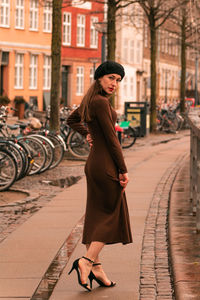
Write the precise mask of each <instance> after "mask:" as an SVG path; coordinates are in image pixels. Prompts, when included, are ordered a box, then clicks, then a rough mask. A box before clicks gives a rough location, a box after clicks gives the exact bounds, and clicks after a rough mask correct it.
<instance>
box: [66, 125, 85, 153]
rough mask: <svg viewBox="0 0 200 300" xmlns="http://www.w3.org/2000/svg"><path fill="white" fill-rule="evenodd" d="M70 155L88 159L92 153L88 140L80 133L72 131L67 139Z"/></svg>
mask: <svg viewBox="0 0 200 300" xmlns="http://www.w3.org/2000/svg"><path fill="white" fill-rule="evenodd" d="M67 145H68V147H69V151H70V153H71V154H72V155H73V156H75V157H77V158H86V157H87V156H88V154H89V151H90V146H89V144H88V142H87V140H86V139H85V138H84V137H83V136H82V135H81V134H80V133H78V132H76V131H72V132H71V133H70V134H69V136H68V138H67Z"/></svg>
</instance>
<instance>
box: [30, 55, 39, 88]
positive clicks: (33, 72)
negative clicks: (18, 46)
mask: <svg viewBox="0 0 200 300" xmlns="http://www.w3.org/2000/svg"><path fill="white" fill-rule="evenodd" d="M37 65H38V56H37V55H34V54H32V55H31V56H30V67H29V88H30V89H36V88H37V67H38V66H37Z"/></svg>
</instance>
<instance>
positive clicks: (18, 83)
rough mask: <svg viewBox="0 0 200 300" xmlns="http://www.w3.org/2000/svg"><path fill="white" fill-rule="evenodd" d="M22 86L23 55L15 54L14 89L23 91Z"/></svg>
mask: <svg viewBox="0 0 200 300" xmlns="http://www.w3.org/2000/svg"><path fill="white" fill-rule="evenodd" d="M23 85H24V54H22V53H15V89H23Z"/></svg>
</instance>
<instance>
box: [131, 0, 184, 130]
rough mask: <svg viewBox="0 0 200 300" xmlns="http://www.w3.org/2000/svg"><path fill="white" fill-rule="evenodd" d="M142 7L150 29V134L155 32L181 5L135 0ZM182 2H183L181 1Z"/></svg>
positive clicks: (162, 0) (153, 123)
mask: <svg viewBox="0 0 200 300" xmlns="http://www.w3.org/2000/svg"><path fill="white" fill-rule="evenodd" d="M136 2H137V3H139V4H140V6H141V7H142V9H143V11H144V14H145V17H146V20H147V22H148V25H149V29H150V44H151V50H150V51H151V52H150V53H151V54H150V60H151V71H150V72H151V98H150V132H156V91H157V86H156V83H157V72H156V58H157V31H158V29H159V28H160V27H161V26H162V25H163V24H164V23H165V22H166V21H167V20H168V19H169V18H170V16H171V15H172V13H173V12H174V11H175V10H176V9H177V8H178V7H180V5H181V4H182V3H180V2H178V1H166V0H136ZM183 2H184V1H183Z"/></svg>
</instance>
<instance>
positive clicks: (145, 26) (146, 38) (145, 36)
mask: <svg viewBox="0 0 200 300" xmlns="http://www.w3.org/2000/svg"><path fill="white" fill-rule="evenodd" d="M144 47H146V48H147V47H148V25H147V24H144Z"/></svg>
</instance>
